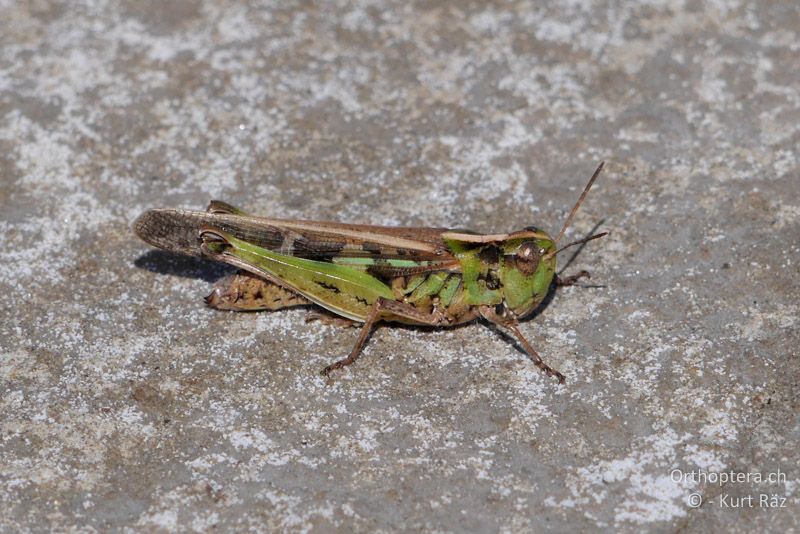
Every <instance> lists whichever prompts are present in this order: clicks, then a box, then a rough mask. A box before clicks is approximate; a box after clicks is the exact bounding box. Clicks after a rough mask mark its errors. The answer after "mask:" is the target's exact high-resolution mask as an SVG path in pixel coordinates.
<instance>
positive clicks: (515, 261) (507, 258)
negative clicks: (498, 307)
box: [498, 163, 608, 317]
mask: <svg viewBox="0 0 800 534" xmlns="http://www.w3.org/2000/svg"><path fill="white" fill-rule="evenodd" d="M602 169H603V163H600V165H599V166H598V167H597V170H595V171H594V174H593V175H592V177H591V178H590V179H589V183H588V184H586V187H585V188H584V189H583V193H581V196H580V198H579V199H578V202H576V203H575V206H574V207H573V208H572V211H571V212H570V214H569V216H568V217H567V220H566V221H564V225H563V226H562V227H561V231H560V232H559V233H558V236H557V237H556V238H555V239H553V238H551V237H550V236H549V235H548V234H547V233H546V232H543V231H541V230H539V229H538V228H536V227H533V226H531V227H528V228H526V229H525V230H522V231H520V232H514V233H513V234H510V235H509V236H508V239H506V240H505V241H504V242H503V247H502V248H503V253H504V254H503V259H504V261H503V262H502V263H501V264H500V265H501V266H500V269H499V273H498V274H499V278H500V280H501V282H502V286H503V303H504V304H505V308H506V309H508V310H509V311H511V312H512V313H513V314H514V315H516V316H517V317H523V316H525V315H527V314H528V313H530V312H532V311H533V310H534V309H535V308H536V306H538V305H539V303H540V302H542V300H543V299H544V297H545V295H547V291H548V290H549V289H550V283H551V282H552V281H553V276H554V275H555V272H556V254H558V253H559V252H561V251H562V250H564V249H567V248H569V247H571V246H574V245H579V244H582V243H586V242H587V241H591V240H593V239H597V238H598V237H603V236H604V235H606V234H607V233H608V232H603V233H601V234H597V235H593V236H590V237H586V238H584V239H579V240H578V241H573V242H572V243H570V244H568V245H566V246H563V247H561V248H560V249H558V248H556V243H558V242H559V241H560V240H561V238H562V237H564V232H566V230H567V228H568V227H569V225H570V223H571V222H572V219H573V217H575V213H577V211H578V208H579V207H580V206H581V204H582V203H583V201H584V199H585V198H586V195H587V194H588V193H589V189H590V188H591V187H592V184H593V183H594V181H595V180H596V179H597V177H598V176H599V175H600V171H601V170H602Z"/></svg>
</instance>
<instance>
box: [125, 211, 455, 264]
mask: <svg viewBox="0 0 800 534" xmlns="http://www.w3.org/2000/svg"><path fill="white" fill-rule="evenodd" d="M218 207H219V208H220V209H219V210H215V211H212V212H202V211H190V210H181V209H152V210H148V211H146V212H145V213H143V214H142V215H141V216H140V217H139V218H138V219H137V220H136V222H135V223H134V231H135V232H136V234H137V235H138V236H139V237H140V238H141V239H142V240H144V241H145V242H147V243H149V244H151V245H153V246H156V247H159V248H164V249H167V250H172V251H175V252H181V253H184V254H191V255H200V240H199V234H200V229H201V228H206V229H216V230H219V231H222V232H224V233H227V234H230V235H232V236H234V237H236V238H238V239H241V240H243V241H247V242H248V243H252V244H254V245H257V246H260V247H263V248H266V249H269V250H273V251H276V252H280V253H282V254H287V255H293V256H298V257H304V258H309V259H317V260H323V261H326V260H331V259H332V258H334V257H336V256H346V257H365V258H387V259H410V260H415V261H433V260H438V261H443V262H449V261H455V258H454V257H453V256H452V255H451V254H450V252H449V250H448V248H447V246H446V245H445V243H444V241H443V240H442V238H441V235H442V231H443V230H442V229H438V228H409V227H399V228H393V227H385V226H372V225H360V224H345V223H337V222H316V221H301V220H294V219H269V218H266V217H252V216H245V215H238V214H233V213H229V212H228V210H231V211H233V210H235V208H233V207H232V206H230V207H229V206H228V205H223V204H222V203H219V204H218ZM237 211H238V210H237Z"/></svg>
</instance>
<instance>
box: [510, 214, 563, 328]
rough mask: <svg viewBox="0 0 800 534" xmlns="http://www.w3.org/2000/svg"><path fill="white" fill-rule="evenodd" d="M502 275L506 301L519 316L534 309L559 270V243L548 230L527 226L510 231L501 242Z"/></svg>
mask: <svg viewBox="0 0 800 534" xmlns="http://www.w3.org/2000/svg"><path fill="white" fill-rule="evenodd" d="M500 248H501V250H502V251H503V261H502V262H500V268H499V269H498V276H499V278H500V282H501V285H502V288H503V302H504V304H505V307H506V308H508V309H509V310H510V311H511V312H512V313H513V314H514V315H516V316H517V317H522V316H525V315H527V314H528V313H530V312H531V311H533V309H534V308H536V306H538V305H539V303H540V302H541V301H542V300H543V299H544V297H545V295H547V291H548V290H549V289H550V283H551V282H552V281H553V276H554V275H555V272H556V255H555V251H556V244H555V241H553V239H552V238H551V237H550V236H549V235H547V233H545V232H542V231H540V230H535V229H527V230H523V231H521V232H515V233H513V234H511V235H509V238H508V239H506V240H505V241H504V242H503V243H502V244H501V245H500Z"/></svg>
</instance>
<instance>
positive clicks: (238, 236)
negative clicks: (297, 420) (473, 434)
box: [134, 163, 607, 383]
mask: <svg viewBox="0 0 800 534" xmlns="http://www.w3.org/2000/svg"><path fill="white" fill-rule="evenodd" d="M602 168H603V163H601V164H600V166H599V167H597V170H596V171H595V173H594V175H592V178H591V179H590V180H589V183H588V184H587V185H586V187H585V188H584V190H583V193H582V194H581V196H580V198H579V199H578V202H577V203H576V204H575V207H574V208H573V209H572V211H571V212H570V214H569V216H568V217H567V220H566V221H565V222H564V225H563V227H562V228H561V231H560V232H559V233H558V236H557V237H556V238H555V239H552V238H551V237H550V236H549V235H548V234H547V233H546V232H544V231H542V230H540V229H538V228H536V227H533V226H529V227H527V228H525V229H523V230H519V231H516V232H511V233H508V234H489V235H486V234H477V233H474V232H470V231H466V230H448V229H443V228H413V227H397V228H394V227H385V226H368V225H358V224H343V223H337V222H318V221H303V220H293V219H269V218H264V217H254V216H251V215H248V214H247V213H245V212H243V211H241V210H239V209H237V208H234V207H233V206H231V205H229V204H226V203H224V202H220V201H211V203H210V205H209V206H208V209H207V210H206V211H205V212H202V211H189V210H181V209H152V210H148V211H146V212H145V213H143V214H142V215H141V216H140V217H139V218H138V219H137V220H136V222H135V223H134V230H135V232H136V234H137V235H138V236H139V237H140V238H141V239H143V240H144V241H146V242H147V243H149V244H151V245H153V246H156V247H160V248H163V249H166V250H170V251H174V252H180V253H184V254H190V255H196V256H202V257H205V258H210V259H212V260H218V261H221V262H224V263H227V264H229V265H233V266H235V267H238V268H239V269H240V270H241V271H240V272H239V273H238V274H236V275H234V276H233V277H230V278H227V279H225V280H223V281H222V282H221V283H220V284H218V285H217V287H215V289H214V290H213V291H212V292H211V294H210V295H208V296H207V297H206V302H207V303H208V304H209V305H210V306H211V307H214V308H219V309H226V310H237V311H251V310H277V309H283V308H287V307H291V306H298V305H305V304H310V303H313V304H318V305H319V306H321V307H323V308H325V309H326V310H328V311H329V312H332V313H333V314H335V315H336V316H339V317H343V318H345V319H347V320H349V321H354V322H360V323H363V326H362V328H361V332H360V334H359V336H358V340H357V341H356V344H355V346H354V347H353V350H352V351H351V352H350V354H349V355H348V356H347V357H346V358H343V359H341V360H338V361H336V362H334V363H332V364H330V365H328V366H327V367H325V369H324V370H323V371H322V373H323V374H324V375H326V376H327V375H328V374H329V373H330V372H331V371H332V370H334V369H339V368H342V367H345V366H347V365H350V364H351V363H353V362H354V361H355V360H356V358H358V355H359V353H360V352H361V349H362V348H363V346H364V343H365V342H366V340H367V338H368V336H369V334H370V332H371V331H372V328H373V326H374V325H375V323H377V322H379V321H393V322H398V323H405V324H410V325H428V326H439V327H444V326H453V325H457V324H462V323H465V322H468V321H472V320H474V319H477V318H479V317H483V318H484V319H486V320H488V321H489V322H491V323H494V324H496V325H498V326H501V327H503V328H506V329H508V330H509V331H510V332H511V333H513V334H514V336H515V337H516V338H517V339H518V340H519V342H520V344H521V345H522V348H523V349H524V350H525V352H526V353H527V354H528V356H529V357H530V358H531V360H533V362H534V363H535V364H536V365H537V366H538V367H539V368H541V369H542V370H543V371H544V372H545V373H546V374H547V375H548V376H555V377H557V378H558V380H559V382H561V383H563V382H564V375H562V374H561V373H559V372H558V371H556V370H555V369H553V368H551V367H550V366H548V365H547V364H546V363H544V361H543V360H542V358H541V357H540V356H539V354H538V353H537V352H536V351H535V350H534V349H533V347H531V345H530V343H528V341H527V340H526V339H525V337H524V336H523V335H522V333H521V332H520V330H519V327H518V325H519V319H520V318H522V317H525V316H526V315H528V314H530V313H531V312H532V311H533V310H534V309H536V308H537V307H538V306H539V304H540V303H541V302H542V300H543V299H544V298H545V296H546V295H547V293H548V292H549V290H550V286H551V283H552V282H553V280H554V278H555V281H556V284H557V285H562V286H563V285H572V284H574V283H575V281H577V280H578V279H579V278H581V277H583V276H589V273H587V272H586V271H581V272H580V273H578V274H576V275H574V276H571V277H568V278H564V279H562V278H560V277H559V276H558V275H556V274H555V273H556V256H557V254H558V253H559V252H561V251H563V250H565V249H566V248H569V247H571V246H574V245H578V244H582V243H586V242H587V241H591V240H593V239H597V238H599V237H603V236H604V235H607V232H604V233H601V234H596V235H593V236H590V237H587V238H584V239H580V240H578V241H574V242H572V243H569V244H568V245H566V246H564V247H562V248H560V249H558V248H557V246H556V245H557V243H558V241H559V240H560V239H561V238H562V237H563V236H564V232H565V231H566V229H567V227H568V226H569V224H570V223H571V222H572V219H573V217H574V216H575V213H576V212H577V211H578V208H579V207H580V205H581V203H582V202H583V200H584V198H586V195H587V194H588V192H589V189H590V188H591V186H592V184H593V183H594V181H595V179H596V178H597V176H598V175H599V174H600V171H601V170H602Z"/></svg>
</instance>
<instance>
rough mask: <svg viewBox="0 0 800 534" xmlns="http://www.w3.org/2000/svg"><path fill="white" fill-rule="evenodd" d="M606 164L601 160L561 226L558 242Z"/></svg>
mask: <svg viewBox="0 0 800 534" xmlns="http://www.w3.org/2000/svg"><path fill="white" fill-rule="evenodd" d="M605 164H606V162H605V161H601V162H600V165H598V166H597V170H596V171H594V174H593V175H592V177H591V178H590V179H589V183H588V184H586V187H584V188H583V193H581V197H580V198H579V199H578V202H576V203H575V207H574V208H572V211H571V212H570V214H569V217H567V220H566V221H565V222H564V226H563V227H562V228H561V231H560V232H559V233H558V237H556V243H558V242H559V241H560V240H561V238H562V237H564V232H566V231H567V227H568V226H569V225H570V223H571V222H572V218H573V217H575V213H577V212H578V208H580V207H581V204H582V203H583V199H585V198H586V195H587V194H588V193H589V189H590V188H591V187H592V184H593V183H594V181H595V180H596V179H597V177H598V176H599V175H600V171H602V170H603V165H605ZM576 244H577V242H576ZM567 246H569V245H567ZM564 248H566V247H564ZM561 250H564V249H561Z"/></svg>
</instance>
